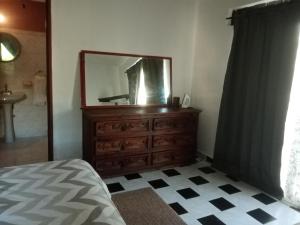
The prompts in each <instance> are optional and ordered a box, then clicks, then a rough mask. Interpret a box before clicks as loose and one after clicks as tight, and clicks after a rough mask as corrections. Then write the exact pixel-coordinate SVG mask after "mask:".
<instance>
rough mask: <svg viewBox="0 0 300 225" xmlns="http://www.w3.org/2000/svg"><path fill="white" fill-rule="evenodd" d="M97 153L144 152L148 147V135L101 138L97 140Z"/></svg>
mask: <svg viewBox="0 0 300 225" xmlns="http://www.w3.org/2000/svg"><path fill="white" fill-rule="evenodd" d="M95 149H96V155H108V154H115V153H120V152H123V153H143V152H147V149H148V137H147V136H141V137H128V138H121V137H119V138H117V137H113V138H100V139H99V140H97V141H96V142H95Z"/></svg>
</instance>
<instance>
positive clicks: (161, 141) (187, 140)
mask: <svg viewBox="0 0 300 225" xmlns="http://www.w3.org/2000/svg"><path fill="white" fill-rule="evenodd" d="M194 143H195V138H194V137H193V136H192V135H190V134H176V135H172V134H169V135H155V136H153V141H152V146H153V147H167V146H170V147H174V146H190V145H194Z"/></svg>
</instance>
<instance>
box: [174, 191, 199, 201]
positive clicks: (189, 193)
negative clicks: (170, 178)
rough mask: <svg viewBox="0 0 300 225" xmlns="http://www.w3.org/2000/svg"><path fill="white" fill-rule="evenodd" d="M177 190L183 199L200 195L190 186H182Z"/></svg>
mask: <svg viewBox="0 0 300 225" xmlns="http://www.w3.org/2000/svg"><path fill="white" fill-rule="evenodd" d="M177 192H178V193H179V194H180V195H181V196H182V197H184V198H185V199H190V198H195V197H198V196H200V195H199V194H198V193H197V192H195V191H194V190H193V189H191V188H184V189H181V190H177Z"/></svg>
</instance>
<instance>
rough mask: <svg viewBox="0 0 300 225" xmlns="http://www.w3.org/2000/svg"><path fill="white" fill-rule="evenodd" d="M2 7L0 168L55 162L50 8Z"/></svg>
mask: <svg viewBox="0 0 300 225" xmlns="http://www.w3.org/2000/svg"><path fill="white" fill-rule="evenodd" d="M0 3H1V4H0V42H1V40H2V38H1V37H3V35H4V34H8V35H10V36H11V37H12V38H14V39H15V41H16V43H17V45H15V47H19V48H20V49H14V46H13V45H12V44H11V43H12V42H11V41H10V40H11V39H3V41H2V42H1V44H2V45H1V47H2V48H1V49H0V53H1V54H2V55H4V59H3V60H2V57H0V59H1V60H0V92H1V96H2V98H1V99H0V167H3V166H14V165H22V164H30V163H38V162H44V161H48V160H52V159H53V147H52V137H53V135H52V91H51V90H52V85H51V81H52V79H51V25H50V21H51V20H50V15H51V14H50V8H51V7H50V5H51V2H50V0H49V1H47V0H39V1H32V0H22V1H11V0H0ZM1 34H2V36H1ZM5 57H6V58H5ZM18 94H19V97H20V96H23V97H22V98H21V99H18V98H17V97H18V96H17V95H18ZM5 95H6V96H7V98H8V99H9V98H11V99H13V100H12V101H11V102H5V101H4V100H3V99H5V97H3V96H5ZM15 96H17V97H16V99H14V98H15Z"/></svg>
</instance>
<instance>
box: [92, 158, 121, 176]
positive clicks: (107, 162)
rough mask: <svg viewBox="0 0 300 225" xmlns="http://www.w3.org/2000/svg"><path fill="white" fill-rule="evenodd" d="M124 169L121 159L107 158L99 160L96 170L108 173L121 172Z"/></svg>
mask: <svg viewBox="0 0 300 225" xmlns="http://www.w3.org/2000/svg"><path fill="white" fill-rule="evenodd" d="M123 167H124V163H123V161H122V159H121V158H107V159H102V160H98V161H97V162H96V170H97V171H98V172H99V173H106V172H108V171H119V170H121V169H122V168H123Z"/></svg>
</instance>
